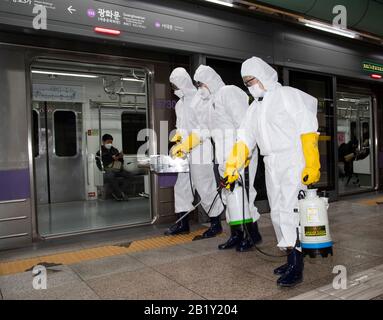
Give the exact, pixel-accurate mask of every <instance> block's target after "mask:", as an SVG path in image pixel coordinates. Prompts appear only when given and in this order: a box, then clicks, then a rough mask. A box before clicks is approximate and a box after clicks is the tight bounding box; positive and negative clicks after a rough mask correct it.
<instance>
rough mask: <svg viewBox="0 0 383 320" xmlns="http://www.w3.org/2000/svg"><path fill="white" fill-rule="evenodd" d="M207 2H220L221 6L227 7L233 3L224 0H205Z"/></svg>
mask: <svg viewBox="0 0 383 320" xmlns="http://www.w3.org/2000/svg"><path fill="white" fill-rule="evenodd" d="M206 1H207V2H213V3H216V4H221V5H223V6H227V7H234V5H233V1H230V0H229V1H224V0H206Z"/></svg>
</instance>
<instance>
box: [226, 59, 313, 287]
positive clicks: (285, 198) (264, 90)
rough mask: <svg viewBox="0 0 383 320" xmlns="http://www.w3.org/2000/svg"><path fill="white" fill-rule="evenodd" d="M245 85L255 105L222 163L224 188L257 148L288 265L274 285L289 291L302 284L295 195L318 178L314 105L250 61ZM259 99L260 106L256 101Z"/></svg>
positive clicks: (270, 71) (264, 67)
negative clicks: (262, 157) (262, 162)
mask: <svg viewBox="0 0 383 320" xmlns="http://www.w3.org/2000/svg"><path fill="white" fill-rule="evenodd" d="M242 77H243V80H244V83H245V85H246V86H247V87H248V88H249V90H250V93H251V94H252V95H253V96H254V98H255V99H256V101H255V102H254V103H253V105H252V107H251V109H250V112H249V113H248V114H247V117H246V119H245V121H244V122H243V123H242V125H241V130H240V131H239V134H238V141H237V143H236V144H235V146H234V148H233V149H232V151H231V154H230V156H229V158H228V160H227V162H226V169H225V174H224V176H225V177H226V178H227V180H228V182H229V183H234V182H235V181H236V180H237V179H238V178H239V173H238V172H239V170H241V168H243V167H244V166H245V163H246V161H247V159H248V157H249V155H250V152H251V150H253V149H254V147H255V145H256V144H257V145H258V147H259V149H260V151H261V154H262V155H263V156H264V162H265V168H266V187H267V194H268V199H269V204H270V208H271V219H272V223H273V226H274V230H275V233H276V236H277V240H278V247H279V248H280V249H282V250H286V251H287V263H286V264H284V265H283V266H281V267H279V268H277V269H275V270H274V274H276V275H279V276H280V277H279V279H278V281H277V284H278V285H279V286H283V287H292V286H294V285H296V284H298V283H300V282H302V280H303V267H304V264H303V254H302V252H301V248H300V246H299V242H298V241H297V238H298V234H299V213H298V212H297V209H298V194H299V191H300V190H305V189H307V187H306V186H307V185H311V184H314V183H316V182H318V181H319V179H320V159H319V150H318V140H319V134H318V133H317V131H318V120H317V105H318V101H317V99H315V98H314V97H312V96H310V95H308V94H306V93H304V92H302V91H300V90H297V89H294V88H291V87H283V86H281V84H280V83H278V74H277V72H276V71H275V70H274V69H273V68H272V67H271V66H270V65H268V64H267V63H266V62H264V61H263V60H262V59H260V58H257V57H253V58H251V59H249V60H247V61H245V62H244V63H243V65H242ZM260 98H263V99H262V101H258V99H260Z"/></svg>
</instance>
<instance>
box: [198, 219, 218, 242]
mask: <svg viewBox="0 0 383 320" xmlns="http://www.w3.org/2000/svg"><path fill="white" fill-rule="evenodd" d="M220 217H221V216H218V217H212V218H210V228H209V229H207V230H206V231H205V232H204V233H203V234H202V236H201V237H202V238H203V239H208V238H214V237H215V236H217V235H219V234H221V233H222V225H221V218H220Z"/></svg>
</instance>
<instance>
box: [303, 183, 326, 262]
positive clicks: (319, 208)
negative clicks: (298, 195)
mask: <svg viewBox="0 0 383 320" xmlns="http://www.w3.org/2000/svg"><path fill="white" fill-rule="evenodd" d="M328 208H329V204H328V198H320V197H318V195H317V189H310V190H307V191H306V196H305V198H304V199H302V200H299V214H300V222H301V245H302V249H303V252H304V253H305V254H308V255H310V256H311V257H315V256H317V255H319V254H320V255H322V256H323V257H327V256H328V254H331V255H332V254H333V252H332V246H333V242H332V239H331V234H330V227H329V220H328V214H327V210H328Z"/></svg>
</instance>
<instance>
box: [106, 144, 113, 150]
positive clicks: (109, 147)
mask: <svg viewBox="0 0 383 320" xmlns="http://www.w3.org/2000/svg"><path fill="white" fill-rule="evenodd" d="M112 146H113V144H111V143H107V144H106V145H105V148H106V149H108V150H110V149H112Z"/></svg>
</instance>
